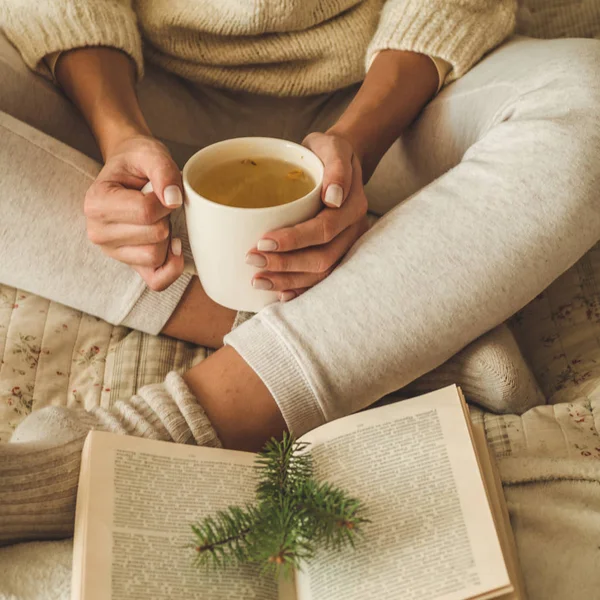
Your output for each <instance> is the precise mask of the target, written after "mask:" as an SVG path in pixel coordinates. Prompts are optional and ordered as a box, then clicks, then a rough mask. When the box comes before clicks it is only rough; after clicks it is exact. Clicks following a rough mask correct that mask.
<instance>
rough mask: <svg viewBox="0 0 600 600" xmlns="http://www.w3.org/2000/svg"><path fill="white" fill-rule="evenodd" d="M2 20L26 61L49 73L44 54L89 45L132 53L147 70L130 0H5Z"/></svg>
mask: <svg viewBox="0 0 600 600" xmlns="http://www.w3.org/2000/svg"><path fill="white" fill-rule="evenodd" d="M0 26H1V28H2V31H3V33H4V35H5V36H6V37H7V38H8V39H9V41H10V42H12V44H13V45H14V46H15V47H16V48H17V50H19V52H20V53H21V55H22V57H23V60H24V61H25V63H26V64H27V66H28V67H29V68H30V69H32V70H34V71H35V72H37V73H38V74H40V75H44V76H45V77H50V72H49V69H48V66H47V63H46V62H45V61H44V58H45V57H46V56H47V55H49V54H52V53H55V52H61V51H65V50H71V49H72V48H81V47H84V46H108V47H111V48H117V49H119V50H122V51H123V52H125V53H127V54H128V55H129V56H130V57H131V58H132V59H133V61H134V62H135V65H136V67H137V75H138V78H141V77H142V75H143V69H144V63H143V58H142V42H141V36H140V33H139V30H138V27H137V20H136V16H135V13H134V11H133V9H132V7H131V0H43V1H42V2H40V1H39V0H0Z"/></svg>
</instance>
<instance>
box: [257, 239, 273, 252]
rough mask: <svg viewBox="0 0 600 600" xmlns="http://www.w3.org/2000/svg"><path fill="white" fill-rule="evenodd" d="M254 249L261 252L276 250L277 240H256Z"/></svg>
mask: <svg viewBox="0 0 600 600" xmlns="http://www.w3.org/2000/svg"><path fill="white" fill-rule="evenodd" d="M256 249H257V250H260V251H261V252H273V250H277V242H276V241H275V240H258V244H256Z"/></svg>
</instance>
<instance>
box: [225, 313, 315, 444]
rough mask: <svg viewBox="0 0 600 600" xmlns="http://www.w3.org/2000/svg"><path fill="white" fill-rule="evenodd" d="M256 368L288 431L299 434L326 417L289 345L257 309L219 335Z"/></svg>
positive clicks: (312, 427)
mask: <svg viewBox="0 0 600 600" xmlns="http://www.w3.org/2000/svg"><path fill="white" fill-rule="evenodd" d="M223 343H225V344H227V345H228V346H231V347H232V348H233V349H234V350H235V351H236V352H237V353H238V354H239V355H240V356H241V357H242V358H243V359H244V360H245V361H246V362H247V363H248V365H249V366H250V367H251V368H252V369H253V370H254V371H255V372H256V374H257V375H258V376H259V377H260V378H261V379H262V381H263V383H264V384H265V385H266V386H267V389H268V390H269V392H271V395H272V396H273V398H274V399H275V402H276V403H277V406H278V407H279V410H280V411H281V414H282V415H283V418H284V420H285V422H286V424H287V426H288V429H289V430H290V433H292V435H294V436H296V437H299V436H301V435H303V434H304V433H306V432H307V431H310V430H311V429H314V428H315V427H318V426H319V425H323V423H325V421H326V419H325V416H324V414H323V411H322V410H321V407H320V405H319V402H318V400H317V396H316V394H315V392H314V390H313V388H312V386H311V385H310V382H309V380H308V378H307V376H306V375H305V373H304V371H303V370H302V367H301V366H300V364H299V362H298V361H297V360H296V359H295V358H294V355H293V353H292V351H291V350H290V348H289V346H288V345H287V344H286V343H285V341H284V340H283V338H281V336H279V335H278V334H277V332H276V331H274V330H273V329H272V328H271V327H270V326H269V324H268V323H266V322H264V321H263V320H261V317H260V313H259V314H258V315H256V316H255V317H253V318H252V319H250V320H249V321H246V322H245V323H243V324H241V325H240V326H239V327H236V328H235V329H234V330H233V331H231V332H230V333H228V334H227V335H226V336H225V338H224V339H223Z"/></svg>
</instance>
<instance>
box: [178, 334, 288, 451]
mask: <svg viewBox="0 0 600 600" xmlns="http://www.w3.org/2000/svg"><path fill="white" fill-rule="evenodd" d="M183 379H184V381H185V382H186V383H187V385H188V387H189V388H190V391H191V392H192V394H193V395H194V396H195V397H196V399H197V400H198V403H199V404H200V405H201V406H202V408H203V409H204V412H205V413H206V415H207V416H208V418H209V420H210V422H211V423H212V424H213V427H214V428H215V431H216V432H217V435H218V436H219V439H220V440H221V442H222V443H223V446H224V447H225V448H234V449H236V450H250V451H256V450H259V449H260V448H261V447H262V446H263V445H264V443H265V442H266V441H267V440H269V439H270V438H271V437H275V438H281V436H282V434H283V432H284V431H285V430H286V429H287V426H286V424H285V421H284V420H283V416H282V415H281V411H280V410H279V408H278V406H277V404H276V403H275V400H274V399H273V396H272V395H271V394H270V392H269V390H268V388H267V387H266V386H265V384H264V383H263V382H262V380H261V379H260V377H259V376H258V375H257V374H256V373H255V372H254V371H253V370H252V369H251V368H250V367H249V365H248V363H247V362H246V361H245V360H244V359H243V358H242V357H241V356H240V355H239V354H238V353H237V352H236V351H235V350H234V349H233V348H232V347H231V346H225V347H224V348H221V349H220V350H218V351H217V352H215V353H214V354H213V355H212V356H209V357H208V358H207V359H206V360H203V361H202V362H201V363H199V364H198V365H196V366H195V367H193V368H192V369H190V370H189V371H188V372H187V373H186V374H185V375H184V376H183Z"/></svg>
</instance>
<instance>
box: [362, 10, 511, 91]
mask: <svg viewBox="0 0 600 600" xmlns="http://www.w3.org/2000/svg"><path fill="white" fill-rule="evenodd" d="M516 11H517V4H516V0H387V1H386V2H385V4H384V6H383V10H382V12H381V17H380V20H379V25H378V27H377V30H376V32H375V35H374V37H373V39H372V41H371V43H370V45H369V48H368V50H367V56H366V61H367V67H368V66H369V65H370V64H371V62H372V60H373V56H374V55H375V54H376V53H377V52H379V51H381V50H387V49H391V50H408V51H412V52H419V53H421V54H427V55H428V56H437V57H439V58H441V59H443V60H445V61H447V62H448V63H449V64H450V66H451V71H450V73H449V74H448V77H447V78H446V82H450V81H453V80H455V79H458V78H459V77H462V76H463V75H464V74H465V73H466V72H467V71H468V70H469V69H470V68H471V67H472V66H473V65H474V64H475V63H476V62H478V61H479V60H480V59H481V57H482V56H483V55H484V54H485V53H486V52H488V51H489V50H491V49H492V48H494V47H496V46H497V45H498V44H500V43H502V42H503V41H504V40H505V39H506V38H507V37H508V36H509V35H510V34H511V33H512V31H513V28H514V25H515V15H516Z"/></svg>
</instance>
